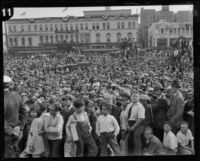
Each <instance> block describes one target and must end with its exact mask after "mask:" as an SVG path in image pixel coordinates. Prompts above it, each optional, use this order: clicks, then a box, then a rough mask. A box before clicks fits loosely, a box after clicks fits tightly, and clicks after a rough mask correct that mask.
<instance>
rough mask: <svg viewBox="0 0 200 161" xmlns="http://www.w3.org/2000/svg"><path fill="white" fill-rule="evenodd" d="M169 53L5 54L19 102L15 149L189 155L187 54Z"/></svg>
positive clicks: (42, 153)
mask: <svg viewBox="0 0 200 161" xmlns="http://www.w3.org/2000/svg"><path fill="white" fill-rule="evenodd" d="M171 55H172V54H171V53H170V52H169V51H168V52H164V51H161V52H158V51H155V52H152V53H145V54H144V55H139V54H137V55H136V56H135V55H129V56H128V57H124V56H119V55H116V54H109V53H108V54H87V55H84V56H80V55H78V54H75V53H71V54H70V56H69V54H67V53H66V54H59V55H57V54H54V55H45V56H44V55H42V54H41V55H35V56H31V57H27V56H13V55H12V56H6V57H5V58H4V74H5V75H8V76H9V77H11V78H12V80H13V81H12V83H11V84H10V86H9V90H10V91H11V92H12V91H13V92H16V93H18V94H19V95H20V96H21V98H22V108H23V109H24V110H21V111H23V112H22V113H21V114H20V116H21V117H20V121H21V125H22V127H23V128H21V131H22V133H23V134H22V135H20V137H18V139H16V141H15V142H14V143H13V144H15V145H16V146H14V147H15V152H17V156H18V157H22V158H24V157H29V156H31V157H82V156H120V155H123V156H131V155H176V154H177V155H182V154H194V143H193V135H194V127H193V126H194V118H193V117H194V113H193V108H194V105H193V73H192V72H193V69H192V63H191V61H192V59H191V58H190V57H188V55H185V56H184V57H183V59H182V60H181V61H177V60H175V58H173V57H172V56H171ZM86 61H88V62H90V66H89V67H85V66H81V65H79V66H77V67H76V68H67V67H60V66H66V65H67V64H74V63H78V62H86ZM4 100H5V96H4ZM4 108H5V107H4Z"/></svg>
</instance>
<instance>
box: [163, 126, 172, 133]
mask: <svg viewBox="0 0 200 161" xmlns="http://www.w3.org/2000/svg"><path fill="white" fill-rule="evenodd" d="M163 129H164V131H165V132H169V131H170V130H171V127H170V126H169V125H168V124H164V126H163Z"/></svg>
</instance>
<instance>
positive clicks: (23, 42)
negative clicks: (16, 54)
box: [21, 37, 25, 46]
mask: <svg viewBox="0 0 200 161" xmlns="http://www.w3.org/2000/svg"><path fill="white" fill-rule="evenodd" d="M21 40H22V46H24V45H25V38H24V37H22V39H21Z"/></svg>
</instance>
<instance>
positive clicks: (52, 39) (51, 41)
mask: <svg viewBox="0 0 200 161" xmlns="http://www.w3.org/2000/svg"><path fill="white" fill-rule="evenodd" d="M50 39H51V43H52V44H53V35H51V37H50Z"/></svg>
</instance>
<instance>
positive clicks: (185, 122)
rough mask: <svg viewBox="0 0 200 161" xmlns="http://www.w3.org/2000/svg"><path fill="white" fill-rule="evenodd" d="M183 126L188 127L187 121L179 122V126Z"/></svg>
mask: <svg viewBox="0 0 200 161" xmlns="http://www.w3.org/2000/svg"><path fill="white" fill-rule="evenodd" d="M184 124H185V125H187V126H188V125H189V123H188V122H187V121H181V124H180V125H184Z"/></svg>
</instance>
